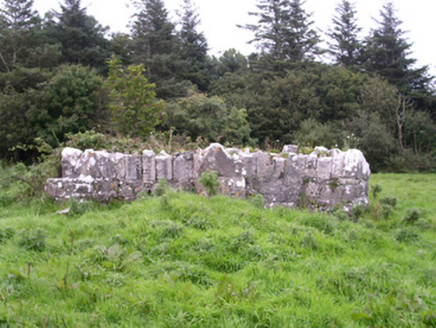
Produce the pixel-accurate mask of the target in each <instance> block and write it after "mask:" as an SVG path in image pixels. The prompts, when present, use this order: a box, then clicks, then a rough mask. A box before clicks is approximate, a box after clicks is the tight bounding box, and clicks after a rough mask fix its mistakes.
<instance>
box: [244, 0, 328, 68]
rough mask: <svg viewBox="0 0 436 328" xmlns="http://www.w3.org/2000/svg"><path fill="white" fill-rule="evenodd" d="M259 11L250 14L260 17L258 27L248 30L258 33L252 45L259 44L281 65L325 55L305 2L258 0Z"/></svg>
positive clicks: (264, 53)
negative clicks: (304, 6) (312, 26)
mask: <svg viewBox="0 0 436 328" xmlns="http://www.w3.org/2000/svg"><path fill="white" fill-rule="evenodd" d="M258 2H259V4H258V5H257V8H258V9H259V12H256V13H250V15H253V16H257V17H258V18H259V20H258V23H257V24H255V25H246V26H245V28H247V29H249V30H251V31H253V32H254V33H255V38H254V39H253V40H252V41H251V42H255V43H257V44H258V48H259V49H260V50H261V52H262V54H263V55H267V56H269V57H270V58H271V59H272V61H274V62H275V64H276V65H275V66H277V64H280V63H283V62H288V63H289V62H290V63H292V62H294V63H295V62H297V63H298V62H302V61H304V60H312V59H313V56H314V55H315V54H319V53H321V50H320V49H319V47H318V43H319V41H320V38H319V36H318V34H317V33H316V31H315V30H313V29H312V28H311V25H312V24H313V22H312V21H310V20H309V19H310V15H309V14H307V13H306V12H305V10H304V9H303V5H304V2H302V1H301V0H258Z"/></svg>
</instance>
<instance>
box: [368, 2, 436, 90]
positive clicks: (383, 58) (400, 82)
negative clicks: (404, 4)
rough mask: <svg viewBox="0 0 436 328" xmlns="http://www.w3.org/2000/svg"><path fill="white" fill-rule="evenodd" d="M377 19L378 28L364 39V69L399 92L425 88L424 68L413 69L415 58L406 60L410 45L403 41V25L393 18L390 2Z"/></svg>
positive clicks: (393, 12) (425, 74)
mask: <svg viewBox="0 0 436 328" xmlns="http://www.w3.org/2000/svg"><path fill="white" fill-rule="evenodd" d="M380 16H381V20H380V21H377V23H378V24H379V27H378V28H377V29H375V30H373V31H371V35H370V37H369V38H368V39H367V47H366V56H367V60H366V62H365V68H366V69H367V71H369V72H372V73H377V74H379V75H380V76H382V77H383V78H385V79H386V80H387V81H388V82H389V83H391V84H393V85H395V86H396V87H397V88H398V89H399V90H400V92H402V93H406V94H409V93H411V92H413V91H417V90H420V89H421V90H422V89H426V88H427V84H428V83H429V81H430V78H428V76H427V67H426V66H425V67H421V68H413V65H414V64H415V63H416V59H413V58H410V57H409V55H410V53H411V51H410V49H411V47H412V44H411V43H408V42H407V40H406V39H405V38H404V31H403V30H402V29H401V27H400V26H401V24H402V22H401V20H399V19H398V18H397V17H396V16H395V9H394V6H393V4H392V3H391V2H389V3H387V4H386V5H384V6H383V10H381V11H380Z"/></svg>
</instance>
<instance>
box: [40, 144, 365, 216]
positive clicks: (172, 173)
mask: <svg viewBox="0 0 436 328" xmlns="http://www.w3.org/2000/svg"><path fill="white" fill-rule="evenodd" d="M297 152H298V147H297V146H292V145H290V146H285V147H284V149H283V151H282V153H281V154H269V153H266V152H261V151H256V152H253V153H250V152H249V151H248V149H246V150H240V149H236V148H227V149H226V148H224V147H223V146H222V145H220V144H212V145H210V146H209V147H208V148H206V149H204V150H201V149H198V150H197V151H187V152H182V153H178V154H175V155H173V156H171V155H168V154H167V153H166V152H165V151H161V152H160V153H159V154H157V155H156V154H155V153H154V152H153V151H151V150H145V151H143V153H142V156H137V155H127V154H121V153H108V152H107V151H94V150H92V149H88V150H85V151H84V152H82V151H80V150H78V149H73V148H65V149H64V150H63V152H62V178H60V179H48V180H47V182H46V185H45V190H46V191H47V192H48V193H49V194H50V195H51V196H52V197H54V198H55V199H56V200H60V201H62V200H68V199H69V198H71V197H74V198H76V199H79V200H90V199H95V200H98V201H102V202H107V201H109V200H110V199H112V198H117V199H122V200H127V201H131V200H134V199H135V198H136V197H137V195H138V193H140V192H153V190H154V188H155V186H156V184H157V182H158V181H159V179H166V180H167V181H168V184H169V185H170V186H171V187H173V188H179V189H186V190H194V189H195V190H196V191H197V192H198V193H204V190H203V187H202V185H200V184H199V183H198V178H199V177H201V174H202V173H203V172H206V171H208V170H213V171H216V172H217V173H218V177H219V180H220V182H221V192H222V193H225V194H228V195H230V196H235V197H245V196H248V195H250V194H261V195H262V196H263V197H264V200H265V205H266V206H270V207H272V206H275V205H282V206H287V207H297V206H299V205H306V206H310V207H317V208H322V209H329V208H331V207H332V206H334V205H335V204H338V203H343V204H344V206H345V207H347V208H350V207H351V206H353V205H355V204H365V205H367V204H368V180H369V177H370V174H371V172H370V168H369V165H368V163H367V162H366V160H365V157H364V156H363V154H362V153H361V152H360V151H359V150H356V149H351V150H348V151H346V152H342V151H340V150H338V149H332V150H328V149H326V148H324V147H317V148H315V151H314V152H313V153H311V154H310V155H301V154H297Z"/></svg>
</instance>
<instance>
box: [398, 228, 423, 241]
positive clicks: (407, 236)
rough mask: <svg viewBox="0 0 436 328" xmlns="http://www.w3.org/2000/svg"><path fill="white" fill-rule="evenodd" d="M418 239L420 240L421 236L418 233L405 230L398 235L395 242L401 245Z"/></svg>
mask: <svg viewBox="0 0 436 328" xmlns="http://www.w3.org/2000/svg"><path fill="white" fill-rule="evenodd" d="M418 239H419V235H418V234H417V233H416V232H414V231H410V230H405V229H403V230H400V231H398V233H397V234H396V236H395V240H397V241H399V242H401V243H408V242H413V241H416V240H418Z"/></svg>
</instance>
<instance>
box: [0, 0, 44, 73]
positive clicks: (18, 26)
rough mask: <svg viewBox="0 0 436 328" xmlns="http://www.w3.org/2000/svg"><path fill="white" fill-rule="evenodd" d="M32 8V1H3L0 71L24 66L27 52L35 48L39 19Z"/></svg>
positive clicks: (0, 17)
mask: <svg viewBox="0 0 436 328" xmlns="http://www.w3.org/2000/svg"><path fill="white" fill-rule="evenodd" d="M32 6H33V0H4V5H3V8H0V71H3V72H10V71H12V70H13V69H14V68H15V66H16V65H25V63H26V62H27V59H28V54H29V51H30V50H31V49H32V48H33V47H35V46H37V42H38V38H37V37H38V32H39V31H40V26H41V19H40V18H39V15H38V13H37V12H36V11H34V10H32Z"/></svg>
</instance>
